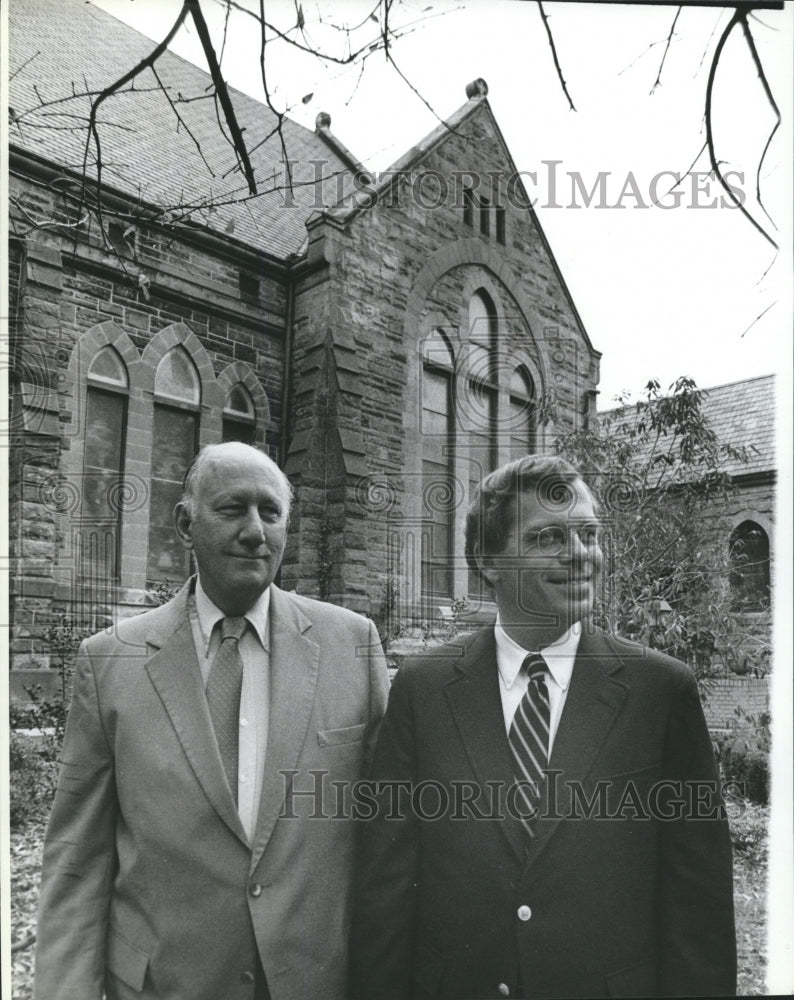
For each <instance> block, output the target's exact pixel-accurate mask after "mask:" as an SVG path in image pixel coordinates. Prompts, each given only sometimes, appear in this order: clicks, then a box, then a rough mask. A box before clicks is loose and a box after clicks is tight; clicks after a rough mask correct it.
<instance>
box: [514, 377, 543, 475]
mask: <svg viewBox="0 0 794 1000" xmlns="http://www.w3.org/2000/svg"><path fill="white" fill-rule="evenodd" d="M509 405H510V422H509V424H508V426H509V428H510V458H511V460H512V459H514V458H521V456H522V455H530V454H532V453H534V452H535V451H536V450H537V442H536V433H537V415H536V410H535V386H534V383H533V381H532V376H531V375H530V374H529V372H528V371H526V369H524V368H516V370H515V371H514V372H513V374H512V376H511V378H510V404H509Z"/></svg>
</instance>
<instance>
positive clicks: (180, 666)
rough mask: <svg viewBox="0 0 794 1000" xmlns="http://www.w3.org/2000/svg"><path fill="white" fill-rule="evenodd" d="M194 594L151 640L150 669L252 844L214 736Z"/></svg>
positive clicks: (206, 783)
mask: <svg viewBox="0 0 794 1000" xmlns="http://www.w3.org/2000/svg"><path fill="white" fill-rule="evenodd" d="M188 594H189V587H188V586H187V585H186V586H185V587H183V589H182V590H181V591H180V593H179V594H178V595H177V597H176V598H175V599H174V603H173V606H172V609H171V611H172V614H170V615H167V616H165V618H164V619H163V624H162V627H161V628H160V629H158V630H157V631H156V632H155V634H153V635H152V637H151V638H150V639H149V640H148V642H149V647H150V649H152V650H153V653H152V655H151V656H150V657H149V659H148V660H147V661H146V671H147V673H148V674H149V678H150V680H151V682H152V684H153V685H154V687H155V689H156V691H157V693H158V695H159V696H160V699H161V701H162V703H163V705H164V706H165V710H166V712H167V713H168V716H169V718H170V720H171V724H172V725H173V727H174V729H175V730H176V734H177V736H178V738H179V742H180V743H181V744H182V749H183V750H184V751H185V755H186V756H187V759H188V760H189V761H190V766H191V767H192V768H193V771H194V773H195V775H196V778H197V779H198V782H199V784H200V785H201V787H202V789H203V790H204V794H205V795H206V796H207V798H208V799H209V801H210V803H211V804H212V806H213V807H214V809H215V811H216V812H217V813H218V815H219V816H220V817H221V819H222V820H223V821H224V823H226V825H227V826H228V827H229V829H230V830H231V831H232V833H234V834H235V835H236V836H237V837H239V838H240V839H241V840H242V841H243V843H245V844H247V843H248V840H247V838H246V835H245V830H244V829H243V825H242V822H241V821H240V817H239V815H238V813H237V809H236V807H235V804H234V800H233V798H232V796H231V793H230V791H229V786H228V783H227V781H226V775H225V772H224V770H223V763H222V761H221V757H220V754H219V752H218V748H217V745H216V743H215V740H214V739H213V738H212V731H213V730H212V719H211V718H210V713H209V708H208V706H207V698H206V696H205V694H204V689H203V685H202V681H201V670H200V669H199V664H198V659H197V657H196V646H195V642H194V640H193V630H192V629H191V626H190V620H189V617H188V611H187V601H188Z"/></svg>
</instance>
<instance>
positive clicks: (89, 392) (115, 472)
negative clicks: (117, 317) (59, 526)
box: [79, 345, 129, 584]
mask: <svg viewBox="0 0 794 1000" xmlns="http://www.w3.org/2000/svg"><path fill="white" fill-rule="evenodd" d="M128 397H129V376H128V374H127V368H126V365H125V364H124V362H123V360H122V358H121V355H120V354H119V353H118V351H116V350H115V348H113V347H111V346H110V345H107V346H106V347H103V348H102V349H101V350H99V351H98V352H97V353H96V354H95V355H94V357H93V359H92V361H91V364H90V365H89V367H88V378H87V386H86V418H85V423H86V427H85V444H84V449H83V474H82V482H81V491H80V533H79V534H80V577H81V579H82V580H83V582H86V583H90V582H91V581H95V582H96V583H97V584H100V583H103V582H104V581H107V580H118V579H119V572H120V558H119V554H120V547H121V515H122V502H121V501H122V495H123V490H122V488H121V484H122V479H123V475H124V451H125V442H126V436H127V400H128Z"/></svg>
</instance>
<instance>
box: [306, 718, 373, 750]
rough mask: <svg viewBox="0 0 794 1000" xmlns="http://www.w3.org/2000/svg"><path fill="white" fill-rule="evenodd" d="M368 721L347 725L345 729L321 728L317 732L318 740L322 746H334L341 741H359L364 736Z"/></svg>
mask: <svg viewBox="0 0 794 1000" xmlns="http://www.w3.org/2000/svg"><path fill="white" fill-rule="evenodd" d="M366 728H367V724H366V722H360V723H359V724H358V725H357V726H346V727H345V728H344V729H320V730H318V732H317V742H318V743H319V744H320V746H321V747H333V746H337V745H339V744H340V743H358V741H359V740H361V739H363V738H364V732H365V730H366Z"/></svg>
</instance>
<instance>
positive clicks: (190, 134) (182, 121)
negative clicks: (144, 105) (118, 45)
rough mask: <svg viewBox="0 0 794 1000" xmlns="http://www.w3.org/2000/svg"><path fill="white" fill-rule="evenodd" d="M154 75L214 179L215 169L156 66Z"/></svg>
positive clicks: (177, 118)
mask: <svg viewBox="0 0 794 1000" xmlns="http://www.w3.org/2000/svg"><path fill="white" fill-rule="evenodd" d="M152 73H154V78H155V80H157V82H158V83H159V84H160V90H161V91H162V92H163V94H165V99H166V100H167V101H168V103H169V104H170V105H171V110H172V111H173V112H174V114H175V115H176V120H177V121H178V122H179V124H180V125H182V126H183V127H184V129H185V132H187V134H188V136H189V137H190V138H191V139H192V140H193V145H194V146H195V147H196V149H197V150H198V154H199V156H200V157H201V159H202V160H203V161H204V166H205V167H206V168H207V171H208V172H209V175H210V177H214V176H215V173H214V172H213V169H212V167H211V166H210V164H209V163H208V162H207V158H206V156H205V155H204V151H203V150H202V148H201V143H200V142H199V141H198V139H197V138H196V137H195V136H194V135H193V133H192V131H191V130H190V126H189V125H188V123H187V122H186V121H185V119H184V118H183V117H182V115H181V114H180V113H179V111H178V110H177V107H176V104H175V103H174V101H173V100H172V98H171V95H170V94H169V93H168V88H167V87H166V86H165V84H164V83H163V81H162V80H161V79H160V75H159V74H158V72H157V70H156V68H155V67H154V66H152Z"/></svg>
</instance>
